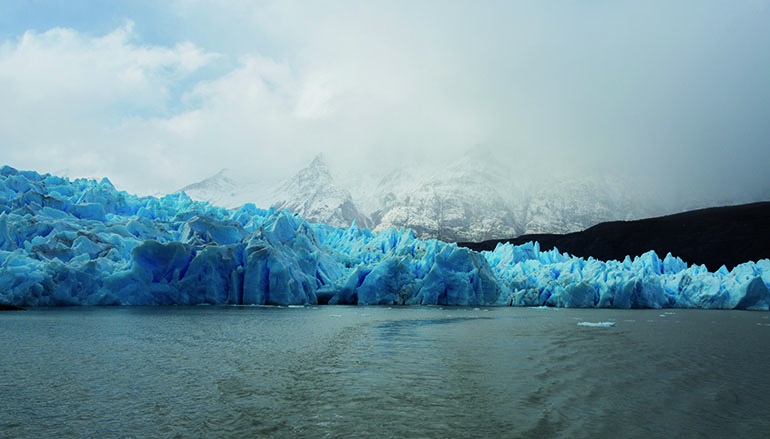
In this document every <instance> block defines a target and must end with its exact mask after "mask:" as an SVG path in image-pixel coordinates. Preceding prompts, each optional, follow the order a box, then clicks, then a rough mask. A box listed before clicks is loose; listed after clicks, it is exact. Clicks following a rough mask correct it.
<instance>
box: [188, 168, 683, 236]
mask: <svg viewBox="0 0 770 439" xmlns="http://www.w3.org/2000/svg"><path fill="white" fill-rule="evenodd" d="M340 177H341V178H339V179H335V178H334V176H332V173H331V172H330V170H329V167H328V166H327V164H326V163H325V161H324V158H323V157H322V156H320V155H319V156H317V157H316V158H315V159H314V160H313V161H312V162H311V163H310V165H308V166H307V167H306V168H304V169H302V170H300V171H299V172H298V173H297V174H296V175H294V176H293V177H291V178H289V179H287V180H285V181H281V182H264V181H263V182H259V181H255V180H254V179H253V178H250V177H249V176H243V175H237V174H235V173H234V172H231V171H228V170H223V171H221V172H219V173H218V174H216V175H214V176H212V177H210V178H207V179H205V180H203V181H201V182H198V183H194V184H191V185H189V186H186V187H185V188H183V189H182V190H183V191H185V192H186V193H187V194H188V195H189V196H190V197H192V198H193V199H197V200H207V201H210V202H212V203H213V204H216V205H220V206H224V207H238V206H240V205H242V204H243V203H246V202H253V203H255V204H256V205H258V206H260V207H268V206H274V207H276V208H279V209H289V210H291V211H293V212H296V213H298V214H300V215H302V216H303V217H304V218H306V219H307V220H309V221H311V222H322V223H326V224H331V225H334V226H338V227H345V226H348V225H350V224H351V223H352V221H353V220H355V221H356V223H357V224H358V225H359V226H361V227H368V228H371V229H372V230H374V231H375V232H380V231H383V230H386V229H389V228H396V229H400V228H411V229H413V230H414V231H415V232H416V234H417V235H418V236H419V237H422V238H437V239H440V240H444V241H482V240H487V239H495V238H508V237H513V236H518V235H521V234H526V233H568V232H574V231H579V230H583V229H585V228H587V227H590V226H592V225H594V224H597V223H599V222H603V221H612V220H630V219H638V218H643V217H646V216H652V215H659V214H662V213H669V212H662V211H660V210H659V209H658V210H656V209H652V208H649V207H640V204H639V203H635V202H634V200H635V198H634V196H633V195H631V194H632V193H633V192H632V191H631V190H630V189H629V186H628V185H626V184H623V183H622V182H621V181H619V180H612V179H610V178H607V177H581V178H552V177H551V176H544V177H543V178H539V179H537V182H536V184H535V183H530V182H529V181H530V179H527V178H523V177H520V176H519V173H518V172H517V170H516V169H511V168H510V167H507V166H506V165H503V164H502V162H496V161H494V160H488V159H486V158H484V157H481V156H479V155H474V154H468V155H466V156H464V157H463V158H461V159H460V160H458V161H456V162H454V163H451V164H449V165H448V166H441V167H433V168H430V167H427V166H420V167H417V166H413V167H406V168H402V169H399V170H397V171H394V172H389V173H385V174H384V175H373V174H367V175H359V176H354V175H342V176H340Z"/></svg>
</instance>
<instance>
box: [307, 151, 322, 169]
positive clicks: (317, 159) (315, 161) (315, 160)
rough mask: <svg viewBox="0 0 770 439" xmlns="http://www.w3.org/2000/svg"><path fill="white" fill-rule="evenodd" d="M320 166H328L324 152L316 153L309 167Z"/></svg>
mask: <svg viewBox="0 0 770 439" xmlns="http://www.w3.org/2000/svg"><path fill="white" fill-rule="evenodd" d="M320 167H324V168H326V157H325V156H324V153H322V152H319V153H318V154H316V156H315V157H314V158H313V161H312V162H310V164H309V165H308V168H320Z"/></svg>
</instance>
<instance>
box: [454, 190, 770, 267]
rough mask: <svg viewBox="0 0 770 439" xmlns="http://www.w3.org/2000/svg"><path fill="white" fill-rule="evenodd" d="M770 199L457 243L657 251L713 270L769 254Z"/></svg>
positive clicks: (619, 254)
mask: <svg viewBox="0 0 770 439" xmlns="http://www.w3.org/2000/svg"><path fill="white" fill-rule="evenodd" d="M768 224H770V202H760V203H750V204H741V205H737V206H725V207H712V208H708V209H698V210H692V211H688V212H682V213H678V214H674V215H667V216H662V217H657V218H647V219H643V220H637V221H613V222H606V223H601V224H597V225H595V226H593V227H590V228H588V229H586V230H584V231H582V232H575V233H568V234H563V235H560V234H532V235H523V236H519V237H517V238H513V239H503V240H491V241H485V242H469V243H459V245H461V246H464V247H468V248H470V249H472V250H476V251H483V250H493V249H494V248H495V246H497V244H498V243H500V242H510V243H511V244H514V245H521V244H525V243H527V242H530V241H535V242H538V243H539V244H540V249H541V250H543V251H546V250H550V249H552V248H554V247H556V248H558V249H559V251H561V252H567V253H569V254H571V255H574V256H580V257H585V258H588V257H593V258H595V259H599V260H602V261H609V260H618V261H622V260H623V259H624V258H625V257H626V255H629V256H631V257H634V256H641V255H642V254H644V253H645V252H647V251H650V250H655V253H657V255H658V256H659V257H660V258H663V257H665V256H666V254H667V253H671V254H672V255H675V256H678V257H680V258H682V259H683V260H685V261H687V262H688V263H690V264H698V265H700V264H704V265H706V267H707V268H708V269H709V270H710V271H716V270H718V269H719V268H720V267H721V266H722V265H724V266H725V267H726V268H727V269H728V270H732V269H733V267H735V266H736V265H738V264H741V263H743V262H746V261H758V260H760V259H767V258H770V228H769V227H768Z"/></svg>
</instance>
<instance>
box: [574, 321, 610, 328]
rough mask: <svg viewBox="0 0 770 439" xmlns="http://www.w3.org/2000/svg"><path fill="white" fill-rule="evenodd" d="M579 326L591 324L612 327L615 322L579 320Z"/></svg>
mask: <svg viewBox="0 0 770 439" xmlns="http://www.w3.org/2000/svg"><path fill="white" fill-rule="evenodd" d="M578 326H590V327H593V328H611V327H613V326H615V322H579V323H578Z"/></svg>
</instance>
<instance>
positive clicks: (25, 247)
mask: <svg viewBox="0 0 770 439" xmlns="http://www.w3.org/2000/svg"><path fill="white" fill-rule="evenodd" d="M768 285H770V260H761V261H758V262H756V263H753V262H747V263H745V264H742V265H739V266H737V267H735V268H734V269H733V270H732V271H727V270H725V269H721V270H718V271H717V272H714V273H711V272H709V271H707V270H706V268H705V267H703V266H688V265H687V264H686V263H685V262H683V261H682V260H681V259H679V258H676V257H674V256H671V255H667V256H666V257H665V258H664V259H663V260H661V259H660V258H659V257H658V256H657V255H656V254H655V253H654V252H649V253H646V254H644V255H642V256H639V257H636V258H634V259H633V260H632V259H631V258H626V259H625V260H624V261H609V262H602V261H598V260H594V259H591V258H589V259H587V260H586V259H582V258H574V257H571V256H569V255H567V254H562V253H559V251H558V250H552V251H547V252H541V251H540V248H539V245H538V244H537V243H529V244H525V245H522V246H512V245H509V244H504V245H499V246H498V247H497V248H496V249H495V250H494V251H491V252H482V253H477V252H473V251H471V250H468V249H466V248H458V247H457V246H456V245H454V244H447V243H443V242H439V241H435V240H420V239H417V238H416V237H415V235H414V233H413V232H412V231H411V230H392V229H391V230H386V231H383V232H381V233H379V234H374V233H372V232H371V231H369V230H367V229H360V228H358V227H357V226H355V224H354V225H353V226H351V227H349V228H335V227H331V226H327V225H323V224H310V223H308V222H306V221H305V220H303V219H302V218H300V217H299V216H297V215H293V214H291V213H290V212H288V211H286V210H275V209H271V210H263V209H258V208H256V207H255V206H254V205H252V204H247V205H244V206H243V207H242V208H240V209H238V210H228V209H223V208H218V207H214V206H212V205H210V204H208V203H204V202H195V201H192V200H191V199H190V198H189V197H187V196H186V195H184V194H174V195H167V196H165V197H162V198H155V197H137V196H134V195H131V194H128V193H125V192H120V191H117V190H116V189H115V188H114V187H113V185H112V184H111V183H110V182H109V180H106V179H103V180H102V181H100V182H97V181H95V180H85V179H77V180H74V181H69V180H67V179H63V178H60V177H56V176H51V175H47V174H46V175H40V174H37V173H35V172H30V171H18V170H16V169H13V168H10V167H7V166H6V167H3V168H0V303H3V304H10V305H17V306H58V305H169V304H185V305H193V304H203V303H207V304H267V305H292V304H294V305H301V304H307V303H311V304H312V303H319V302H320V303H331V304H335V303H339V304H424V305H515V306H543V305H545V306H560V307H612V308H720V309H764V310H767V309H768V304H769V303H770V299H769V298H768V295H769V293H768Z"/></svg>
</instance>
